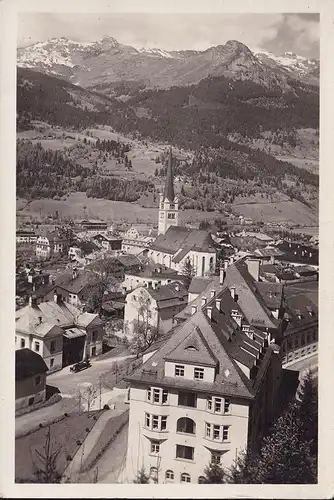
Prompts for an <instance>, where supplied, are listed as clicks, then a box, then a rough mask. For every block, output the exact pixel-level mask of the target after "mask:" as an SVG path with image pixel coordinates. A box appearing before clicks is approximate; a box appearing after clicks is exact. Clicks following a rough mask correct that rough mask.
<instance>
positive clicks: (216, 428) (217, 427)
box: [213, 425, 220, 441]
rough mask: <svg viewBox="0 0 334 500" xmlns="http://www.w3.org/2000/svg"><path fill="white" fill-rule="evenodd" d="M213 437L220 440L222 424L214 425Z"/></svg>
mask: <svg viewBox="0 0 334 500" xmlns="http://www.w3.org/2000/svg"><path fill="white" fill-rule="evenodd" d="M213 439H215V440H217V441H220V425H214V426H213Z"/></svg>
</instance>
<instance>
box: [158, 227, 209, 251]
mask: <svg viewBox="0 0 334 500" xmlns="http://www.w3.org/2000/svg"><path fill="white" fill-rule="evenodd" d="M151 248H152V250H156V251H162V252H165V253H169V254H175V253H176V252H178V251H183V249H185V248H186V249H188V250H187V253H188V251H189V250H198V251H202V252H212V253H213V252H215V243H214V241H213V239H212V237H211V235H210V233H209V232H208V231H204V230H200V229H195V230H190V229H187V228H185V227H179V226H171V227H169V228H168V230H167V231H166V233H165V234H159V236H158V237H157V239H156V240H155V241H154V242H153V244H152V246H151Z"/></svg>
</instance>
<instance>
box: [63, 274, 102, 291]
mask: <svg viewBox="0 0 334 500" xmlns="http://www.w3.org/2000/svg"><path fill="white" fill-rule="evenodd" d="M67 276H68V277H67V280H66V279H65V277H64V276H62V277H61V279H58V280H57V279H56V283H55V284H56V285H57V286H59V287H61V288H63V289H64V290H66V291H68V292H69V293H74V294H77V293H80V292H81V290H83V289H84V288H85V287H86V286H91V285H95V284H97V283H98V282H99V278H98V277H97V275H96V273H93V272H89V271H84V272H82V273H80V274H78V276H76V277H75V278H73V274H72V273H67Z"/></svg>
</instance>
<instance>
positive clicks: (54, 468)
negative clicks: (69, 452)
mask: <svg viewBox="0 0 334 500" xmlns="http://www.w3.org/2000/svg"><path fill="white" fill-rule="evenodd" d="M61 451H62V447H61V446H59V447H58V448H55V449H54V448H53V446H52V442H51V426H50V425H49V426H48V430H47V433H46V437H45V443H44V446H43V449H42V451H39V450H37V449H35V454H36V458H37V462H39V464H38V463H36V462H35V461H33V466H34V469H35V471H34V475H35V477H36V482H37V483H60V481H61V478H62V475H61V474H60V472H59V470H58V464H57V461H58V457H59V454H60V453H61Z"/></svg>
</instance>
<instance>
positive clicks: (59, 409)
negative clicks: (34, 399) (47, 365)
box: [15, 356, 131, 436]
mask: <svg viewBox="0 0 334 500" xmlns="http://www.w3.org/2000/svg"><path fill="white" fill-rule="evenodd" d="M125 359H131V356H119V357H107V358H103V359H93V360H91V363H92V366H91V367H90V368H88V369H86V370H82V371H81V372H78V373H72V372H71V371H70V367H69V366H67V367H66V368H63V369H62V370H60V371H59V372H55V373H52V374H51V375H48V377H47V381H46V383H47V384H48V385H50V386H53V387H56V388H58V389H59V391H60V394H61V396H62V400H61V401H59V402H58V403H55V404H52V405H50V406H47V407H45V408H41V409H39V410H34V411H31V412H30V413H26V414H24V415H21V416H20V417H16V419H15V434H16V436H18V435H21V434H23V433H25V432H27V431H29V430H30V429H33V428H35V427H37V426H38V424H39V423H47V422H49V421H51V420H53V419H55V418H57V417H60V416H62V415H64V413H65V412H67V413H70V412H73V411H80V410H81V411H82V410H84V409H85V407H84V402H83V401H80V396H79V389H80V387H81V385H83V386H85V385H87V384H88V385H89V384H92V385H93V387H94V389H95V390H96V393H97V394H98V396H97V399H99V394H100V390H101V395H103V394H105V396H106V397H108V396H109V394H107V393H110V392H111V389H112V387H110V377H108V383H109V384H108V386H105V385H104V376H105V375H106V374H108V373H109V372H110V371H111V370H112V368H113V364H114V363H116V362H117V363H121V362H123V361H124V360H125ZM100 380H101V383H100ZM114 385H115V384H114ZM106 397H105V398H103V396H102V401H103V404H104V401H105V399H106Z"/></svg>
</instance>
